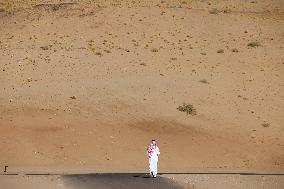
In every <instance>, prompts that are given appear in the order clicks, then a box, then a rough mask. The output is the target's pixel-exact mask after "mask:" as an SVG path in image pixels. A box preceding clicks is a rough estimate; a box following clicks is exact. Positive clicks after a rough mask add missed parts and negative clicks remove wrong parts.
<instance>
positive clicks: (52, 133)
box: [0, 1, 284, 171]
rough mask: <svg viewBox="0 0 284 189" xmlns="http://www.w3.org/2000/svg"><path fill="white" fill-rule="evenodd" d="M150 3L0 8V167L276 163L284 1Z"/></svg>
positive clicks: (281, 142) (281, 148)
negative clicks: (153, 147)
mask: <svg viewBox="0 0 284 189" xmlns="http://www.w3.org/2000/svg"><path fill="white" fill-rule="evenodd" d="M7 2H9V3H10V4H9V3H8V4H7ZM11 2H12V3H11ZM155 3H156V2H155ZM155 3H149V2H143V1H141V2H138V3H131V2H128V1H127V2H126V3H125V2H122V3H120V4H119V3H118V4H113V3H111V2H108V3H106V4H103V3H102V4H101V6H98V4H96V3H91V4H88V2H87V1H79V2H78V3H75V4H63V5H60V6H58V5H38V6H35V7H34V8H31V7H32V5H34V4H35V2H33V1H25V3H22V4H13V1H4V2H2V3H1V4H0V5H2V6H3V7H4V8H3V9H2V11H1V12H0V25H1V28H0V68H1V73H0V84H1V87H0V105H1V107H0V133H1V136H0V153H1V154H2V155H1V157H0V165H1V166H2V165H9V169H10V170H14V171H21V170H35V169H39V170H42V169H52V170H58V169H59V170H66V171H67V170H70V171H72V170H73V169H75V170H78V169H80V170H92V171H147V169H146V166H147V159H146V156H145V148H146V146H147V144H148V141H149V140H150V139H152V138H156V139H157V140H158V144H159V146H160V149H161V152H162V155H161V158H160V160H161V161H160V170H161V171H187V170H190V169H193V168H222V169H267V170H283V168H284V158H283V157H284V137H283V134H284V131H283V122H284V118H283V117H284V116H283V112H284V99H283V94H284V93H283V92H284V85H283V84H284V80H283V79H284V77H283V72H284V56H283V55H284V50H283V47H284V46H283V45H284V25H283V24H284V17H283V15H284V9H283V3H281V1H274V2H272V1H256V3H248V2H246V3H244V1H226V2H223V1H216V2H214V3H209V2H207V1H202V2H201V1H190V2H188V3H179V2H178V1H171V2H169V1H165V3H158V2H157V4H158V5H157V4H155ZM37 4H39V2H37ZM21 6H22V7H25V8H26V9H23V10H22V9H21ZM7 7H8V8H7ZM6 8H7V9H6ZM214 8H217V9H218V10H219V12H216V11H214ZM4 10H5V11H4ZM6 11H8V12H6ZM210 12H211V13H210ZM212 13H213V14H212ZM215 13H217V14H215ZM250 42H259V44H260V46H258V47H255V48H254V47H249V46H248V44H249V43H250ZM219 50H223V51H224V52H223V53H218V51H219ZM233 51H234V52H233ZM202 80H203V81H205V80H206V81H207V82H200V81H202ZM183 102H186V103H191V104H193V106H194V107H195V108H196V110H197V115H195V116H190V115H186V114H185V113H183V112H179V111H178V110H177V107H178V106H179V105H181V104H182V103H183ZM263 125H264V126H265V127H264V126H263ZM266 126H268V127H266Z"/></svg>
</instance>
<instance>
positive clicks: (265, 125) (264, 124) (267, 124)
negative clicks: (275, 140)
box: [261, 123, 270, 127]
mask: <svg viewBox="0 0 284 189" xmlns="http://www.w3.org/2000/svg"><path fill="white" fill-rule="evenodd" d="M261 126H262V127H269V126H270V124H269V123H262V124H261Z"/></svg>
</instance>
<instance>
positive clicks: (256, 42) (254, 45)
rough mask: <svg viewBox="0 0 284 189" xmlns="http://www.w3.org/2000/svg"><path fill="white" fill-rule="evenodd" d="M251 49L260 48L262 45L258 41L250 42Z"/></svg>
mask: <svg viewBox="0 0 284 189" xmlns="http://www.w3.org/2000/svg"><path fill="white" fill-rule="evenodd" d="M248 46H249V47H258V46H260V43H259V42H258V41H253V42H250V43H249V44H248Z"/></svg>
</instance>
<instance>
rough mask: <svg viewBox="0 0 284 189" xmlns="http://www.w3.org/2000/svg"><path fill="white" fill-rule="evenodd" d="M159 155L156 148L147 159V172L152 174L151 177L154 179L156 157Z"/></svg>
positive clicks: (156, 164) (156, 166) (156, 169)
mask: <svg viewBox="0 0 284 189" xmlns="http://www.w3.org/2000/svg"><path fill="white" fill-rule="evenodd" d="M159 155H160V150H159V148H158V146H157V147H156V148H155V149H154V150H153V152H152V153H151V155H150V157H149V170H150V173H151V172H153V175H154V176H155V177H156V176H157V173H158V159H159V158H158V156H159Z"/></svg>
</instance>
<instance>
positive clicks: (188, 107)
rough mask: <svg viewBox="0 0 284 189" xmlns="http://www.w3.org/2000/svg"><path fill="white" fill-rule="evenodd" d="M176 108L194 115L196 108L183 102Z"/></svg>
mask: <svg viewBox="0 0 284 189" xmlns="http://www.w3.org/2000/svg"><path fill="white" fill-rule="evenodd" d="M177 109H178V110H179V111H181V112H186V114H187V115H189V114H190V115H196V109H195V108H194V107H193V105H192V104H188V103H183V104H182V105H180V106H179V107H178V108H177Z"/></svg>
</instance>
